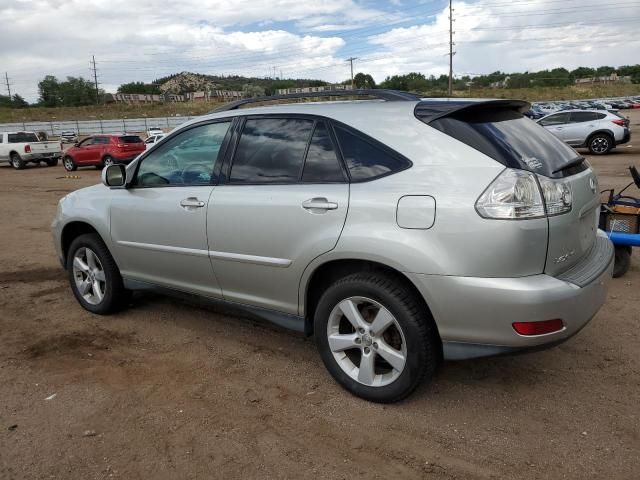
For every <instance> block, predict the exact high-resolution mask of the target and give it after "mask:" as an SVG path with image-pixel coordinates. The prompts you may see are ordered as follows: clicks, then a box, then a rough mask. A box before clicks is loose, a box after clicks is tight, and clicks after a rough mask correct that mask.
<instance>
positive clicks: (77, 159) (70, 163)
mask: <svg viewBox="0 0 640 480" xmlns="http://www.w3.org/2000/svg"><path fill="white" fill-rule="evenodd" d="M142 152H144V142H143V141H142V139H141V138H140V137H139V136H137V135H94V136H93V137H88V138H85V139H84V140H83V141H81V142H80V143H76V144H75V145H74V146H73V147H71V148H70V149H69V150H67V151H66V152H64V155H63V160H62V164H63V165H64V168H65V169H66V170H68V171H70V172H71V171H73V170H75V169H76V168H78V167H88V166H95V167H98V168H102V167H105V166H107V165H111V164H112V163H129V162H130V161H131V160H133V159H134V158H136V157H137V156H138V155H140V154H141V153H142Z"/></svg>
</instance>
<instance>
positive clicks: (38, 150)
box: [0, 132, 62, 170]
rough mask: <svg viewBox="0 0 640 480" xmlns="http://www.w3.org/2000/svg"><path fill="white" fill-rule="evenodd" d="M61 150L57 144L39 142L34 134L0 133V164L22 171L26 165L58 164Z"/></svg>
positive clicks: (50, 165)
mask: <svg viewBox="0 0 640 480" xmlns="http://www.w3.org/2000/svg"><path fill="white" fill-rule="evenodd" d="M61 154H62V150H61V148H60V143H59V142H48V141H40V139H39V138H38V135H37V134H36V133H35V132H4V133H0V163H5V162H7V163H9V164H10V165H12V166H13V168H15V169H16V170H22V169H23V168H25V167H26V166H27V164H28V163H40V162H45V163H46V164H47V166H49V167H53V166H55V165H57V164H58V160H59V159H60V155H61Z"/></svg>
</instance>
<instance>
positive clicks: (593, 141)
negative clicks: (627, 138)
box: [587, 133, 615, 155]
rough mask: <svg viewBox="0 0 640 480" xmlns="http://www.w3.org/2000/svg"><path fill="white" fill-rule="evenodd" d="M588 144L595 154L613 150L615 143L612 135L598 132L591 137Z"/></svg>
mask: <svg viewBox="0 0 640 480" xmlns="http://www.w3.org/2000/svg"><path fill="white" fill-rule="evenodd" d="M587 146H588V147H589V151H590V152H591V153H592V154H593V155H606V154H607V153H609V152H610V151H611V149H612V148H613V147H614V146H615V144H614V141H613V138H611V135H608V134H606V133H596V134H595V135H594V136H592V137H591V138H589V142H588V143H587Z"/></svg>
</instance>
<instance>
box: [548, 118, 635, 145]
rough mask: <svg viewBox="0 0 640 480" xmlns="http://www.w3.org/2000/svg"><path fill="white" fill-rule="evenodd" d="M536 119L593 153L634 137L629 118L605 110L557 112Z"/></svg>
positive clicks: (563, 139)
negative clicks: (629, 125)
mask: <svg viewBox="0 0 640 480" xmlns="http://www.w3.org/2000/svg"><path fill="white" fill-rule="evenodd" d="M537 122H538V123H539V124H540V125H542V126H543V127H544V128H546V129H547V130H549V131H550V132H551V133H553V134H554V135H555V136H556V137H558V138H559V139H560V140H562V141H564V142H566V143H568V144H569V145H571V146H572V147H576V148H579V147H586V148H588V149H589V151H590V152H591V153H592V154H594V155H603V154H605V153H609V152H610V151H611V150H612V149H613V148H615V147H616V146H617V145H620V144H622V143H626V142H628V141H629V140H630V139H631V131H630V130H629V128H628V120H627V119H625V118H623V117H622V118H621V116H620V115H617V114H615V113H612V112H609V111H606V110H605V111H602V110H598V111H594V110H570V111H564V112H558V113H553V114H551V115H547V116H546V117H542V118H541V119H539V120H537Z"/></svg>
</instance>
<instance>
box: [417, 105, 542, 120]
mask: <svg viewBox="0 0 640 480" xmlns="http://www.w3.org/2000/svg"><path fill="white" fill-rule="evenodd" d="M530 108H531V104H530V103H529V102H525V101H524V100H480V101H473V100H422V101H421V102H419V103H418V104H417V105H416V108H415V109H414V111H413V113H414V115H415V116H416V118H418V119H419V120H422V121H423V122H424V123H426V124H429V123H431V122H433V121H434V120H438V119H439V118H444V117H451V116H454V115H455V114H458V113H472V112H473V111H475V110H482V111H487V110H515V111H516V112H519V113H524V112H526V111H527V110H529V109H530Z"/></svg>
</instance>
